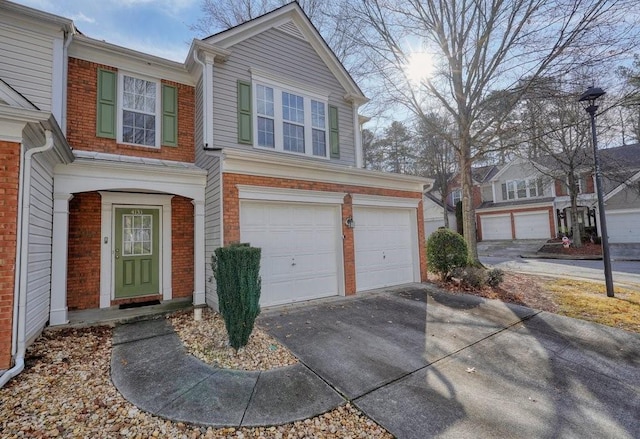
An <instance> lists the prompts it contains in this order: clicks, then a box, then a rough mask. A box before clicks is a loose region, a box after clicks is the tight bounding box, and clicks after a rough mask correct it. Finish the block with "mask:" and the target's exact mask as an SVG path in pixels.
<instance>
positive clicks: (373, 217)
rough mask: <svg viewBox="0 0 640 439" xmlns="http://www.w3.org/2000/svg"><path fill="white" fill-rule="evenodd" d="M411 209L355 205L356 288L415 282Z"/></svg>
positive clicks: (360, 289) (359, 289) (414, 242)
mask: <svg viewBox="0 0 640 439" xmlns="http://www.w3.org/2000/svg"><path fill="white" fill-rule="evenodd" d="M413 215H415V211H414V210H410V209H393V208H373V207H372V208H366V207H355V208H354V214H353V216H354V220H355V223H356V228H355V230H354V232H355V253H356V261H355V262H356V288H357V290H358V291H363V290H368V289H373V288H380V287H385V286H390V285H399V284H403V283H408V282H413V281H414V264H415V261H414V247H415V245H416V244H417V238H416V237H415V236H413V230H412V228H411V219H412V217H413Z"/></svg>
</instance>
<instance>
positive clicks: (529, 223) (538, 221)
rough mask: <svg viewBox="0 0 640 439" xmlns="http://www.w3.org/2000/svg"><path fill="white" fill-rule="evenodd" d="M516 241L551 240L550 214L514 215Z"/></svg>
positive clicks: (528, 213)
mask: <svg viewBox="0 0 640 439" xmlns="http://www.w3.org/2000/svg"><path fill="white" fill-rule="evenodd" d="M513 222H514V224H515V228H516V239H549V238H551V231H550V230H549V212H547V211H544V212H523V213H514V214H513Z"/></svg>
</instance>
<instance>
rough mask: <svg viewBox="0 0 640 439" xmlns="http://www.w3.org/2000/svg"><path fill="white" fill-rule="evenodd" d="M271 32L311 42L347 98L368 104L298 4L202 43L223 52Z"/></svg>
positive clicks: (249, 21)
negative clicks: (277, 31) (279, 32)
mask: <svg viewBox="0 0 640 439" xmlns="http://www.w3.org/2000/svg"><path fill="white" fill-rule="evenodd" d="M268 29H278V30H280V31H282V32H285V33H287V34H289V35H292V36H294V37H296V38H300V39H302V40H304V41H306V42H308V43H309V44H310V45H311V47H313V49H314V50H315V52H316V53H317V54H318V56H319V57H320V58H321V59H322V61H323V62H324V63H325V64H326V65H327V67H328V68H329V70H330V71H331V72H332V73H333V75H334V76H335V77H336V79H337V80H338V82H340V85H342V87H343V88H344V89H345V90H346V94H345V96H344V98H345V99H347V100H351V101H354V102H355V103H357V104H364V103H366V102H367V101H368V98H367V97H366V96H365V95H364V93H362V90H361V89H360V87H359V86H358V84H356V82H355V81H354V80H353V78H352V77H351V75H350V74H349V72H347V70H346V69H345V67H344V66H343V65H342V63H341V62H340V60H339V59H338V57H337V56H336V55H335V53H334V52H333V50H331V48H330V47H329V45H328V44H327V42H326V41H325V40H324V38H323V37H322V35H320V32H318V29H316V27H315V26H314V25H313V23H312V22H311V20H310V19H309V17H308V16H307V14H306V13H305V12H304V10H303V9H302V8H301V7H300V5H299V4H298V3H297V2H292V3H288V4H286V5H284V6H281V7H279V8H277V9H274V10H273V11H271V12H267V13H266V14H264V15H261V16H259V17H256V18H253V19H251V20H248V21H245V22H244V23H241V24H238V25H237V26H234V27H231V28H229V29H227V30H224V31H222V32H219V33H217V34H214V35H211V36H209V37H206V38H203V39H202V41H204V42H206V43H208V44H211V45H213V46H216V47H219V48H221V49H230V48H231V47H232V46H234V45H235V44H238V43H240V42H242V41H244V40H246V39H248V38H251V37H253V36H255V35H258V34H260V33H262V32H264V31H266V30H268Z"/></svg>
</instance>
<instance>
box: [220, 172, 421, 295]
mask: <svg viewBox="0 0 640 439" xmlns="http://www.w3.org/2000/svg"><path fill="white" fill-rule="evenodd" d="M237 185H250V186H264V187H274V188H284V189H301V190H309V191H325V192H346V193H347V194H363V195H379V196H386V197H402V198H416V199H420V200H421V199H422V193H420V192H410V191H399V190H394V189H381V188H373V187H366V186H355V185H344V184H336V183H324V182H316V181H306V180H294V179H287V178H274V177H262V176H256V175H246V174H231V173H224V174H223V177H222V199H223V201H222V206H223V208H222V210H223V212H224V214H223V219H224V226H223V227H224V243H225V245H226V244H230V243H233V242H238V241H240V199H239V197H238V188H237ZM352 214H353V209H352V205H351V197H350V195H347V196H346V197H345V200H344V202H343V204H342V219H343V227H342V232H343V234H344V244H343V246H344V247H343V251H344V262H345V267H344V269H345V270H344V271H345V294H347V295H350V294H355V292H356V288H357V287H356V271H355V244H354V236H353V229H349V228H347V227H345V226H344V220H346V218H347V217H348V216H349V215H352ZM416 221H417V226H418V239H419V244H418V248H419V252H418V253H419V254H420V278H421V280H422V281H425V280H426V279H427V261H426V254H425V252H424V221H423V213H422V202H421V201H420V204H419V207H418V216H417V217H416Z"/></svg>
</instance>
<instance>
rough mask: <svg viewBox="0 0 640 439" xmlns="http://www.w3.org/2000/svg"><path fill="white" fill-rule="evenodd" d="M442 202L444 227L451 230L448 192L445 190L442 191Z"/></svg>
mask: <svg viewBox="0 0 640 439" xmlns="http://www.w3.org/2000/svg"><path fill="white" fill-rule="evenodd" d="M440 202H442V210H443V215H444V218H443V220H444V226H445V227H446V228H447V229H448V228H449V210H448V209H447V191H446V190H445V189H441V190H440Z"/></svg>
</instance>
